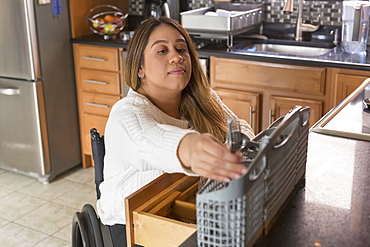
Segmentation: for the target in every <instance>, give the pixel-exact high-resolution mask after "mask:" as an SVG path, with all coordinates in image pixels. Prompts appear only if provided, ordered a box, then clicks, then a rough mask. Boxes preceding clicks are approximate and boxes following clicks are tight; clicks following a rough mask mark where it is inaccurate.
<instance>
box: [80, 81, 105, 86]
mask: <svg viewBox="0 0 370 247" xmlns="http://www.w3.org/2000/svg"><path fill="white" fill-rule="evenodd" d="M84 82H90V83H95V84H102V85H107V84H108V83H106V82H105V81H95V80H84Z"/></svg>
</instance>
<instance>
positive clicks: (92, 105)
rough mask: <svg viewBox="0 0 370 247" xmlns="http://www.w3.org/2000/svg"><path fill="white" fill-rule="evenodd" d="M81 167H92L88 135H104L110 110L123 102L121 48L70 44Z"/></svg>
mask: <svg viewBox="0 0 370 247" xmlns="http://www.w3.org/2000/svg"><path fill="white" fill-rule="evenodd" d="M73 51H74V62H75V73H76V88H77V98H78V110H79V119H80V140H81V147H82V166H83V167H89V166H91V165H93V162H92V159H91V155H92V153H91V141H90V136H89V132H90V129H91V128H96V129H98V131H99V132H100V134H102V135H103V134H104V129H105V124H106V121H107V119H108V116H109V113H110V111H111V109H112V106H113V105H114V104H115V103H116V102H117V101H118V100H120V99H121V98H123V81H122V67H121V65H122V56H121V53H122V51H123V49H122V48H115V47H108V46H97V45H86V44H77V43H75V44H73Z"/></svg>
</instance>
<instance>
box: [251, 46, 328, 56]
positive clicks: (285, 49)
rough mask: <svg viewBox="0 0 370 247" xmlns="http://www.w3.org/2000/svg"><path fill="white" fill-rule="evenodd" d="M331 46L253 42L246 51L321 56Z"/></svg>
mask: <svg viewBox="0 0 370 247" xmlns="http://www.w3.org/2000/svg"><path fill="white" fill-rule="evenodd" d="M330 50H331V48H320V47H309V46H293V45H279V44H253V45H250V46H248V47H246V48H245V51H252V52H253V51H256V52H258V51H259V52H267V53H279V54H288V55H298V56H321V55H324V54H326V53H328V52H329V51H330Z"/></svg>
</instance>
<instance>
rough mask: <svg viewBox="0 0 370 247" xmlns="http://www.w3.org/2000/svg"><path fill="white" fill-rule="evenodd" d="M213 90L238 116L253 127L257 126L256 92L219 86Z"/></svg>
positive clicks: (257, 98) (257, 100)
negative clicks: (220, 87)
mask: <svg viewBox="0 0 370 247" xmlns="http://www.w3.org/2000/svg"><path fill="white" fill-rule="evenodd" d="M215 92H216V93H217V94H218V96H220V98H221V99H222V101H223V102H224V103H225V104H226V105H227V106H228V107H229V108H230V109H231V110H232V111H233V112H234V113H235V114H236V115H237V116H238V117H239V118H241V119H245V120H247V121H248V123H249V124H250V125H251V127H252V128H253V129H255V127H257V126H259V119H260V115H259V112H260V111H259V108H260V106H259V102H260V99H259V98H260V95H259V94H258V93H248V92H242V91H233V90H227V89H219V88H218V89H215ZM256 134H257V133H256Z"/></svg>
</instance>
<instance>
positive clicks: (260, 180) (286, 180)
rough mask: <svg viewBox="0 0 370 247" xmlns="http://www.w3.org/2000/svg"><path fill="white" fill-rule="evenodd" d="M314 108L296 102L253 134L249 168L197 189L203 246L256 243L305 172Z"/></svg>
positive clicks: (199, 237)
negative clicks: (228, 179) (236, 176)
mask: <svg viewBox="0 0 370 247" xmlns="http://www.w3.org/2000/svg"><path fill="white" fill-rule="evenodd" d="M309 114H310V109H309V108H308V107H306V108H304V109H302V107H300V106H297V107H295V108H294V109H292V110H291V111H290V112H289V113H288V114H287V115H286V116H285V117H281V118H280V119H278V120H277V121H275V123H274V124H273V125H271V126H270V127H269V129H266V130H265V131H263V132H261V133H260V134H259V135H257V136H256V138H255V139H253V142H254V143H255V142H257V143H259V149H258V150H257V151H256V152H257V154H256V156H255V158H254V159H253V161H252V162H250V163H246V165H247V166H248V172H247V173H246V174H245V175H244V176H243V177H241V178H239V179H236V180H232V181H231V182H230V183H228V184H225V183H220V182H217V181H210V182H208V183H207V184H206V185H205V186H204V187H203V188H201V189H200V190H199V191H198V193H197V198H196V200H197V226H198V231H197V236H198V246H200V247H228V246H230V247H231V246H233V247H234V246H252V245H253V244H254V243H255V242H256V241H257V239H258V238H259V237H260V236H261V235H262V232H263V230H264V227H265V226H266V225H268V224H270V222H271V220H272V219H273V217H274V216H275V215H276V213H277V212H278V210H279V209H280V207H281V206H282V204H283V203H284V202H285V200H286V199H287V197H288V196H289V194H290V193H291V192H292V190H293V189H294V186H295V185H296V183H297V182H298V181H299V179H300V178H298V177H297V176H301V177H302V176H303V174H304V170H305V162H306V157H307V139H308V138H307V137H308V127H309V122H308V118H309Z"/></svg>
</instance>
